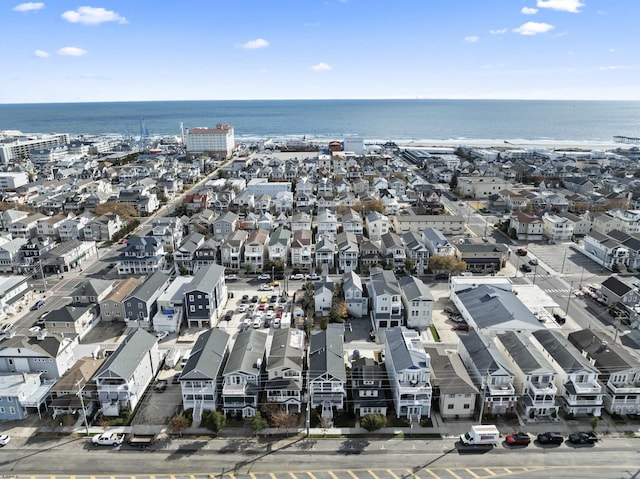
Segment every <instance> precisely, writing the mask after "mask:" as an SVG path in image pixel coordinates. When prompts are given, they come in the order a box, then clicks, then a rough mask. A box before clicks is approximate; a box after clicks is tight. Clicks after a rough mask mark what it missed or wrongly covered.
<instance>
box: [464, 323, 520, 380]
mask: <svg viewBox="0 0 640 479" xmlns="http://www.w3.org/2000/svg"><path fill="white" fill-rule="evenodd" d="M460 342H461V343H462V344H463V345H464V348H465V349H466V350H467V353H468V354H469V357H470V358H471V361H472V362H473V363H474V365H475V367H476V369H477V370H478V371H479V372H480V374H481V375H482V376H485V375H487V374H491V373H494V372H496V371H499V370H501V369H504V370H505V371H507V372H509V373H510V374H511V375H512V376H513V372H512V371H511V369H510V368H508V367H507V366H506V365H505V363H504V358H503V357H502V356H501V355H500V354H499V353H498V352H497V351H496V349H495V348H488V347H487V345H486V344H485V342H484V341H483V340H482V338H481V337H480V335H479V334H478V333H477V332H476V331H469V333H468V334H464V335H461V336H460Z"/></svg>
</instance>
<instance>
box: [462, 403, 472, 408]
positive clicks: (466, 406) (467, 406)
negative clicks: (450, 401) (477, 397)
mask: <svg viewBox="0 0 640 479" xmlns="http://www.w3.org/2000/svg"><path fill="white" fill-rule="evenodd" d="M462 407H463V408H464V409H469V408H470V407H471V406H470V405H469V404H465V405H463V406H462Z"/></svg>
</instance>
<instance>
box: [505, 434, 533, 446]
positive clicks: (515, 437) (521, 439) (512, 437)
mask: <svg viewBox="0 0 640 479" xmlns="http://www.w3.org/2000/svg"><path fill="white" fill-rule="evenodd" d="M505 442H506V443H507V445H509V446H526V445H528V444H529V443H530V442H531V437H529V434H527V433H525V432H514V433H513V434H509V435H508V436H507V437H506V439H505Z"/></svg>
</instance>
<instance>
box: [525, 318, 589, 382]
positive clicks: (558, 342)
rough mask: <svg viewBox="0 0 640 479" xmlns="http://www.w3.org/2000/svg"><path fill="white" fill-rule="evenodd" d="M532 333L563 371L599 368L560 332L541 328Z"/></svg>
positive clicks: (572, 371) (571, 371)
mask: <svg viewBox="0 0 640 479" xmlns="http://www.w3.org/2000/svg"><path fill="white" fill-rule="evenodd" d="M531 334H532V336H533V337H534V338H535V339H536V340H537V341H538V342H539V343H540V344H541V345H542V347H543V348H544V349H545V350H546V351H547V352H548V353H549V355H550V356H551V357H552V358H553V359H554V360H555V361H556V362H557V363H558V365H559V366H560V367H561V368H562V369H563V371H566V372H567V373H574V372H578V371H585V370H586V371H591V372H594V373H595V372H597V369H596V368H594V367H593V366H592V365H591V363H590V362H589V361H588V360H587V359H586V358H585V357H584V356H582V354H580V352H579V351H578V350H577V349H576V348H575V346H574V345H573V344H571V343H570V342H569V341H568V340H567V338H565V337H564V336H563V335H562V334H560V333H559V332H557V331H550V330H548V329H541V330H540V331H534V332H533V333H531Z"/></svg>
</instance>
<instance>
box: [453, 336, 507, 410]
mask: <svg viewBox="0 0 640 479" xmlns="http://www.w3.org/2000/svg"><path fill="white" fill-rule="evenodd" d="M490 344H491V343H490V342H489V341H488V339H487V338H483V337H482V336H481V335H480V334H479V333H478V332H477V331H475V330H472V331H469V333H468V334H464V335H461V336H460V342H459V343H458V354H460V358H462V362H463V363H464V365H465V367H466V368H467V371H468V372H469V375H470V376H471V380H472V381H473V384H474V385H475V386H476V387H477V388H478V389H479V390H480V393H481V394H482V399H483V402H481V404H480V411H481V416H483V415H484V414H489V415H498V414H501V415H502V414H516V408H517V405H518V393H517V392H516V389H515V386H514V381H515V373H514V372H513V371H512V369H511V368H510V367H509V366H508V365H507V362H506V361H505V358H504V357H502V354H500V352H499V351H498V350H497V348H496V347H495V346H494V347H491V346H490Z"/></svg>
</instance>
